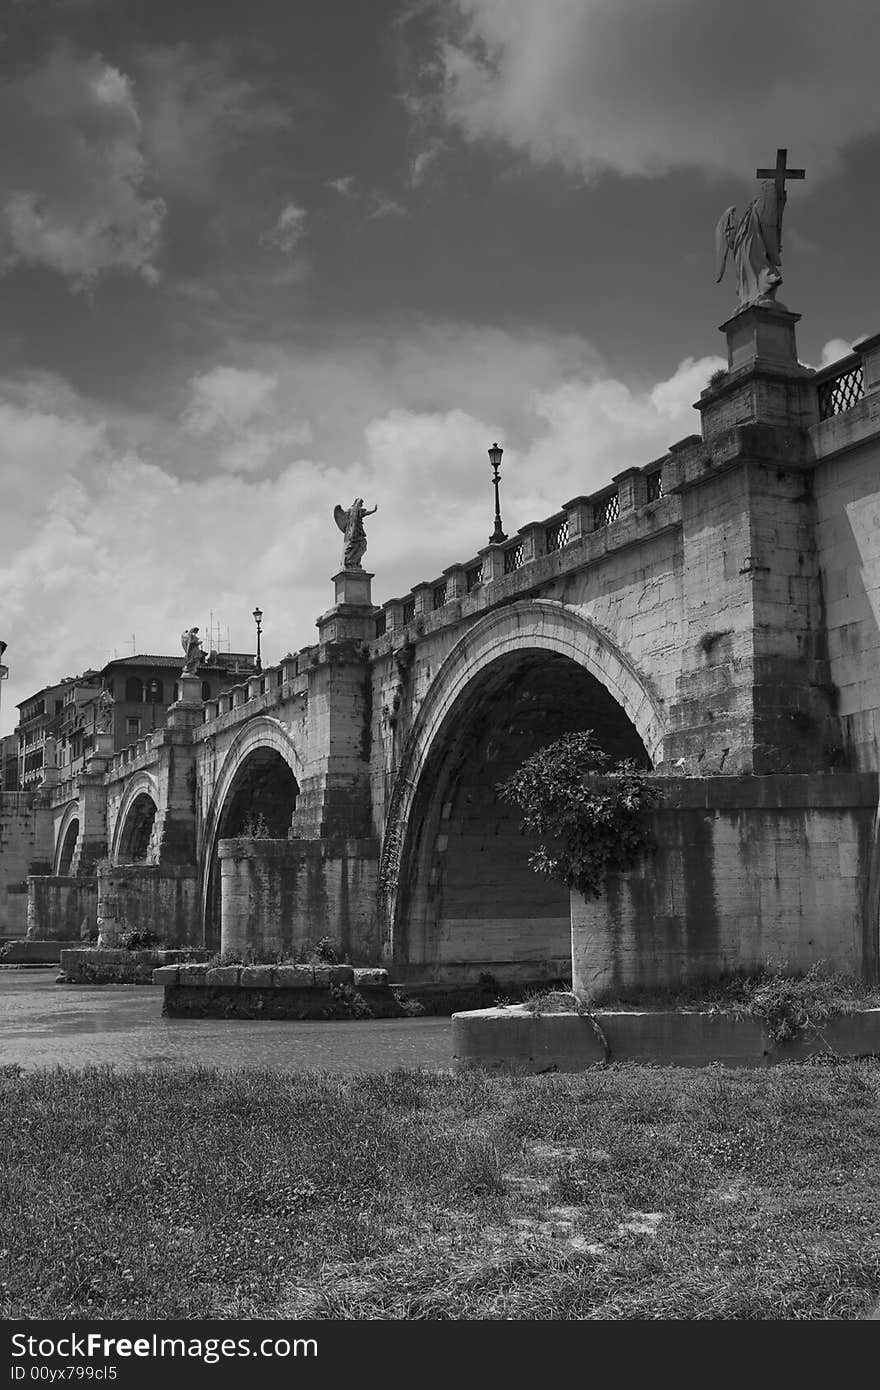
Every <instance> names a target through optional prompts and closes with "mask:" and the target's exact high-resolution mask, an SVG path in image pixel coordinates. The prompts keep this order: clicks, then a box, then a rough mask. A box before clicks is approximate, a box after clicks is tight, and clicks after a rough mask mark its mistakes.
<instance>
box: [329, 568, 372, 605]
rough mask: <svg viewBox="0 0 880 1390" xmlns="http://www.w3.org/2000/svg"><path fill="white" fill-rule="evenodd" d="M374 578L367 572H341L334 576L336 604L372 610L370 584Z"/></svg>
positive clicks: (352, 570) (358, 570) (357, 570)
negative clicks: (347, 604)
mask: <svg viewBox="0 0 880 1390" xmlns="http://www.w3.org/2000/svg"><path fill="white" fill-rule="evenodd" d="M374 578H375V575H372V574H370V573H368V571H367V570H362V569H356V570H355V569H350V570H340V571H339V573H338V574H334V576H333V583H334V584H335V586H336V599H335V602H336V603H337V604H339V603H351V604H356V605H358V606H366V607H368V608H372V606H373V600H372V597H371V591H370V584H371V581H372V580H373V579H374Z"/></svg>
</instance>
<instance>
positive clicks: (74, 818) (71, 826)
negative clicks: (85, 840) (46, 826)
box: [55, 801, 79, 878]
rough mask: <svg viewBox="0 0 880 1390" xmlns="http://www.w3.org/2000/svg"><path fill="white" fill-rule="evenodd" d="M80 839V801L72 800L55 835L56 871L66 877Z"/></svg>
mask: <svg viewBox="0 0 880 1390" xmlns="http://www.w3.org/2000/svg"><path fill="white" fill-rule="evenodd" d="M78 839H79V802H78V801H74V802H72V803H71V804H70V805H69V806H68V807H67V808H66V810H65V812H64V815H63V816H62V818H61V821H60V823H59V826H58V833H57V835H56V837H55V873H56V874H58V875H60V876H61V877H62V878H66V877H67V876H68V875H69V874H70V871H71V868H72V866H73V856H74V854H75V853H76V845H77V841H78Z"/></svg>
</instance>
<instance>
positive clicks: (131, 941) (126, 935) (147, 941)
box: [119, 927, 162, 951]
mask: <svg viewBox="0 0 880 1390" xmlns="http://www.w3.org/2000/svg"><path fill="white" fill-rule="evenodd" d="M119 944H120V946H122V948H123V950H126V951H152V950H153V949H154V948H155V947H157V946H161V945H162V938H161V936H158V935H157V933H156V932H154V931H150V930H149V928H147V927H144V928H141V929H139V930H136V931H127V932H123V934H122V936H121V937H120V939H119Z"/></svg>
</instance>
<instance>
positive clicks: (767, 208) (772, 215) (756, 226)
mask: <svg viewBox="0 0 880 1390" xmlns="http://www.w3.org/2000/svg"><path fill="white" fill-rule="evenodd" d="M787 156H788V151H787V150H777V152H776V167H775V168H774V169H758V170H757V171H756V177H757V178H759V179H763V180H764V182H763V183H762V184H761V187H760V189H759V191H758V194H757V196H756V197H755V198H753V199H752V201H751V203H749V206H748V207H747V208H746V211H745V212H744V214H743V216H742V217H741V218H740V219H739V220H738V221H737V216H736V208H735V207H731V208H728V209H727V211H726V212H724V213H722V215H721V220H720V221H719V223H718V226H717V227H716V229H715V260H716V264H715V269H716V276H715V279H716V283H717V281H719V280H720V279H721V277H722V275H723V274H724V268H725V266H726V264H727V257H728V254H730V255H731V256H732V258H733V264H734V269H735V271H736V290H737V296H738V298H739V305H740V308H741V309H744V308H745V307H746V305H747V304H755V303H757V302H758V300H761V299H764V300H766V299H771V300H772V299H774V298H775V296H776V291H777V290H778V289H779V286H780V285H781V284H782V272H781V264H782V261H781V257H782V211H783V208H784V207H785V203H786V192H785V180H786V179H802V178H804V177H805V175H804V170H803V169H789V168H788V166H787V163H786V160H787Z"/></svg>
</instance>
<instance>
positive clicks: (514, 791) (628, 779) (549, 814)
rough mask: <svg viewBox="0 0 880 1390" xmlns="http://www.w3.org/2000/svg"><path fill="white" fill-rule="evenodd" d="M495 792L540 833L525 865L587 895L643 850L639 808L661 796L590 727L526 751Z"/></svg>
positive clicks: (646, 843) (645, 831)
mask: <svg viewBox="0 0 880 1390" xmlns="http://www.w3.org/2000/svg"><path fill="white" fill-rule="evenodd" d="M498 792H499V795H500V796H501V798H502V800H504V801H509V802H513V803H514V804H515V805H516V806H517V807H518V808H519V810H520V811H521V812H522V818H523V824H524V826H525V827H526V829H527V830H530V831H532V832H534V833H536V834H538V835H540V836H542V837H543V838H542V843H541V844H540V845H539V846H538V848H537V850H536V851H535V852H534V853H533V854H531V855H530V856H529V863H530V864H531V866H532V868H533V869H535V870H536V871H537V872H538V873H541V874H546V875H548V876H549V877H552V878H560V879H562V881H563V883H565V884H566V885H567V886H568V887H569V888H576V889H577V890H578V892H580V893H583V895H584V897H592V898H597V897H599V896H600V895H601V892H602V889H603V887H604V884H605V880H606V877H607V875H608V874H609V873H614V872H617V871H620V870H624V869H630V868H632V866H633V865H634V864H635V863H636V862H637V861H638V859H639V858H640V856H641V855H642V854H643V853H644V852H645V850H646V849H648V848H649V847H650V845H651V843H652V840H651V834H650V830H649V827H648V825H647V824H646V820H645V812H646V811H649V810H651V808H652V807H654V806H656V805H657V804H658V803H659V802H660V800H661V798H662V793H661V790H660V788H659V787H658V786H657V785H656V784H655V783H652V782H651V781H650V779H649V777H648V774H647V773H646V772H644V771H643V770H642V769H641V768H639V767H637V765H636V764H635V763H634V762H633V761H632V760H631V759H625V760H623V761H615V759H613V758H612V757H611V756H610V755H609V754H608V753H606V752H605V751H604V749H603V748H601V747H600V745H599V744H598V743H597V742H596V740H595V738H594V736H593V732H592V730H590V729H587V730H584V731H583V732H582V733H575V734H565V735H564V736H563V737H562V738H561V739H558V740H557V741H556V742H555V743H551V744H548V746H547V747H546V748H541V749H539V750H538V752H537V753H533V754H532V756H531V757H530V758H527V759H526V761H525V762H524V763H523V764H522V766H521V767H520V768H518V770H517V771H516V772H515V773H514V774H513V776H512V777H510V778H508V780H507V781H506V782H502V783H501V784H500V785H499V787H498Z"/></svg>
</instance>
